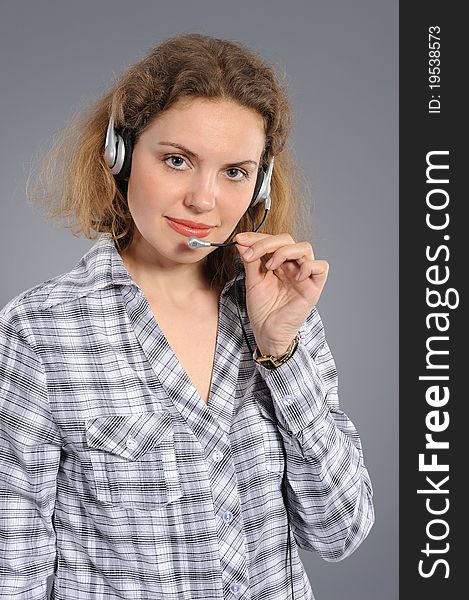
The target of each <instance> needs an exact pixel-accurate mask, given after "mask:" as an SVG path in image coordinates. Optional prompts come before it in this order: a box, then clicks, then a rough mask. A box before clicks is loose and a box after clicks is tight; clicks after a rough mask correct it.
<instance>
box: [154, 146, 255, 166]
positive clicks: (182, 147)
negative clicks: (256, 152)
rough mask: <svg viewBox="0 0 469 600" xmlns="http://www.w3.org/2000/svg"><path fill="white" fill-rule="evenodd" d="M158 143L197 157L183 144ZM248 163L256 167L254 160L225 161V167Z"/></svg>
mask: <svg viewBox="0 0 469 600" xmlns="http://www.w3.org/2000/svg"><path fill="white" fill-rule="evenodd" d="M158 144H159V145H160V146H172V147H173V148H178V149H179V150H182V151H183V152H185V153H186V154H187V155H188V156H190V157H191V158H194V159H196V160H198V159H199V156H198V154H196V153H195V152H193V151H192V150H189V148H186V147H185V146H182V145H181V144H176V142H158ZM249 164H250V165H253V166H254V167H257V163H256V161H254V160H241V161H234V162H231V163H227V164H226V165H225V167H229V166H230V165H249Z"/></svg>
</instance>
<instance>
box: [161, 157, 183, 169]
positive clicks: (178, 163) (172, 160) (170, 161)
mask: <svg viewBox="0 0 469 600" xmlns="http://www.w3.org/2000/svg"><path fill="white" fill-rule="evenodd" d="M165 163H166V164H167V165H168V166H170V167H172V168H173V169H180V168H181V167H182V166H184V164H185V163H186V161H185V160H184V159H183V158H182V157H181V156H168V157H167V158H165Z"/></svg>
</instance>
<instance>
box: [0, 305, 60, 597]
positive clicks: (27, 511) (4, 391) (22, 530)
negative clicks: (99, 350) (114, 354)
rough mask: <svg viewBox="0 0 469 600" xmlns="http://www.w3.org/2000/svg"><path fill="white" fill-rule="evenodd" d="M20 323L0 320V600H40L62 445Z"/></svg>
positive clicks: (51, 547)
mask: <svg viewBox="0 0 469 600" xmlns="http://www.w3.org/2000/svg"><path fill="white" fill-rule="evenodd" d="M18 320H19V319H12V318H11V317H8V318H7V317H6V316H5V315H4V314H0V598H2V599H3V598H5V599H6V598H8V600H11V599H21V600H36V599H37V600H45V599H46V598H47V577H48V576H49V575H51V574H52V573H53V572H54V569H55V556H56V550H55V548H56V536H55V530H54V527H53V524H52V517H53V512H54V506H55V496H56V478H57V471H58V467H59V463H60V450H61V439H60V434H59V432H58V429H57V426H56V424H55V423H54V421H53V419H52V416H51V412H50V409H49V405H48V396H47V387H46V379H45V374H44V369H43V366H42V363H41V361H40V360H39V357H38V356H37V354H36V353H35V352H34V351H33V349H32V347H31V345H30V344H28V342H27V340H26V338H25V337H24V336H23V335H22V334H21V333H20V332H19V330H20V327H15V326H14V324H15V321H18ZM16 324H17V325H18V323H16Z"/></svg>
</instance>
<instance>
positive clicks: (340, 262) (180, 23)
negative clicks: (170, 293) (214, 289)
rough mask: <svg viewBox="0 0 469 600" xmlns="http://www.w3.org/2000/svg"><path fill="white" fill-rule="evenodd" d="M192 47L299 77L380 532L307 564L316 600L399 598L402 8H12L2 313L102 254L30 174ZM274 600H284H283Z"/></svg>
mask: <svg viewBox="0 0 469 600" xmlns="http://www.w3.org/2000/svg"><path fill="white" fill-rule="evenodd" d="M189 31H196V32H200V33H206V34H209V35H214V36H216V37H225V38H230V39H235V40H239V41H242V42H244V43H247V44H248V45H249V46H251V47H252V48H254V49H256V50H258V51H259V52H260V53H261V54H262V55H263V56H264V57H265V58H266V59H267V60H268V61H270V62H272V63H274V64H275V65H277V66H278V67H280V68H281V69H285V71H286V73H287V82H288V85H289V89H290V96H291V100H292V104H293V108H294V112H295V129H294V132H293V142H294V146H295V150H296V156H297V159H298V161H299V163H300V166H301V168H302V170H303V172H304V174H305V175H306V177H307V180H308V183H309V186H310V190H311V206H312V219H313V223H314V238H313V240H312V241H313V245H314V249H315V253H316V256H317V257H318V258H325V259H327V260H328V261H329V263H330V274H329V279H328V282H327V284H326V288H325V290H324V292H323V295H322V297H321V300H320V304H319V310H320V313H321V315H322V318H323V321H324V324H325V327H326V334H327V339H328V342H329V345H330V347H331V349H332V352H333V354H334V358H335V360H336V363H337V367H338V371H339V382H340V393H341V405H342V409H343V410H344V411H345V412H346V413H347V414H348V415H349V416H350V418H351V419H352V421H353V422H354V423H355V425H356V426H357V428H358V431H359V434H360V436H361V439H362V442H363V446H364V452H365V461H366V464H367V467H368V469H369V472H370V475H371V478H372V481H373V485H374V492H375V496H374V498H375V508H376V523H375V525H374V528H373V529H372V531H371V533H370V535H369V537H368V539H367V540H366V541H365V542H364V543H363V545H362V546H361V547H360V548H359V549H358V550H357V551H356V552H355V553H354V554H353V555H352V556H351V557H349V558H347V559H346V560H344V561H342V562H339V563H327V562H325V561H323V560H322V559H320V558H318V557H316V556H315V555H313V554H311V553H307V552H304V551H301V557H302V560H303V562H304V564H305V567H306V570H307V572H308V575H309V578H310V580H311V584H312V587H313V591H314V593H315V595H316V598H317V600H342V599H347V600H376V599H377V598H379V599H380V600H390V599H393V600H394V599H396V598H397V597H398V392H397V389H398V0H355V1H354V2H350V1H347V0H329V1H328V2H326V1H322V2H320V1H309V2H308V1H306V0H305V1H303V2H300V1H296V0H291V1H289V2H279V1H278V0H271V1H267V0H264V1H258V2H255V1H254V2H248V1H245V0H238V1H237V2H220V1H218V2H216V1H215V0H213V1H209V0H203V1H201V0H199V1H196V2H190V1H189V0H184V1H183V0H179V1H178V2H175V3H168V2H155V1H146V0H133V1H132V2H124V1H123V0H113V1H112V2H111V1H107V2H104V1H101V2H97V1H96V0H80V2H72V1H68V2H67V1H58V0H57V1H52V0H48V1H45V0H41V1H34V0H31V1H29V2H26V1H24V0H14V1H13V0H10V1H6V2H5V0H4V1H3V2H2V15H1V23H0V81H1V82H2V110H1V112H0V127H1V132H0V139H1V145H2V161H1V165H0V168H1V181H2V187H3V190H2V192H3V193H2V196H3V198H2V205H3V214H2V219H1V222H0V231H1V237H0V245H1V251H0V269H1V281H2V286H1V291H0V306H4V305H5V304H6V303H7V302H8V301H9V300H10V299H11V298H13V297H14V296H16V295H17V294H19V293H20V292H21V291H23V290H26V289H28V288H30V287H32V286H33V285H36V284H37V283H40V282H41V281H44V280H46V279H49V278H50V277H53V276H55V275H58V274H59V273H63V272H66V271H68V270H70V269H71V268H72V267H73V266H74V265H75V264H76V262H78V260H79V259H80V257H81V256H82V254H84V252H85V251H86V250H87V249H88V248H89V247H90V246H91V245H92V242H91V241H89V240H86V239H84V238H75V237H73V235H72V234H71V233H70V232H69V231H68V230H66V229H63V230H61V229H59V228H58V226H55V225H53V224H52V223H48V222H46V221H45V220H44V219H43V218H42V216H41V215H40V213H38V212H37V211H34V210H32V209H31V207H30V206H28V204H27V200H26V196H25V185H26V177H27V175H28V169H29V167H30V162H31V160H32V159H33V157H34V156H35V155H38V154H41V153H42V152H43V151H44V150H45V149H46V148H47V147H48V144H49V142H50V141H51V138H52V136H53V135H54V133H55V132H57V131H58V130H59V129H60V128H61V127H62V126H63V125H64V124H65V123H66V122H67V121H68V119H70V118H71V117H72V115H73V113H74V112H76V111H77V110H79V109H80V107H82V106H83V105H84V104H86V103H87V102H88V101H90V100H92V99H93V98H95V97H96V96H98V95H100V94H101V93H102V92H104V90H105V89H106V88H107V86H108V85H109V84H110V82H111V79H112V78H113V77H114V75H116V74H118V73H120V72H121V71H122V70H123V69H124V68H125V67H126V66H128V65H130V64H131V63H133V62H135V61H137V60H138V59H139V58H140V57H141V56H142V55H143V54H144V53H145V52H146V50H147V49H148V48H150V47H151V46H153V45H154V44H155V43H157V42H158V41H160V40H161V39H163V38H165V37H168V36H169V35H173V34H176V33H182V32H189ZM272 600H274V599H272Z"/></svg>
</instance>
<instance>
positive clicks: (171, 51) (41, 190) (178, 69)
mask: <svg viewBox="0 0 469 600" xmlns="http://www.w3.org/2000/svg"><path fill="white" fill-rule="evenodd" d="M187 97H198V98H208V99H215V100H216V99H225V100H231V101H234V102H237V103H238V104H239V105H241V106H243V107H247V108H251V109H254V110H255V111H257V113H259V114H260V115H261V116H262V118H263V121H264V129H265V138H266V143H265V148H264V152H263V156H262V163H263V164H266V163H267V162H268V160H269V159H270V158H271V157H272V156H275V167H274V170H273V174H272V185H271V202H272V210H271V211H270V212H269V215H268V218H267V219H266V221H265V224H264V225H263V226H262V231H263V232H265V233H269V234H272V235H276V234H279V233H284V232H288V233H290V234H291V235H292V237H293V238H299V237H302V238H304V237H307V238H308V237H311V233H310V231H309V229H308V226H307V223H308V222H309V214H308V208H307V205H306V202H305V194H304V192H303V183H304V181H303V180H302V178H301V177H300V175H299V172H298V169H297V168H296V165H295V161H294V160H293V153H292V151H291V150H289V149H288V148H287V138H288V135H289V133H290V129H291V124H292V115H291V109H290V104H289V100H288V96H287V92H286V89H285V87H284V86H283V85H282V84H281V83H280V78H279V77H277V76H276V74H275V72H274V69H273V67H271V66H269V65H267V64H266V62H265V61H264V60H263V59H261V58H260V57H259V56H258V55H257V54H256V53H255V52H254V51H253V50H251V49H248V48H247V47H245V46H244V45H242V44H240V43H238V42H233V41H228V40H223V39H218V38H214V37H209V36H205V35H201V34H198V33H188V34H183V35H178V36H175V37H171V38H169V39H166V40H164V41H163V42H161V43H160V44H158V45H156V46H155V47H153V48H152V49H151V50H150V51H149V52H148V53H147V54H146V55H145V56H144V57H143V58H142V59H141V60H140V61H138V62H137V63H135V64H134V65H131V66H130V67H128V68H127V69H126V70H125V71H124V72H123V74H122V75H121V76H120V77H118V78H117V79H116V81H115V83H114V85H113V86H112V87H111V88H110V90H109V91H107V93H105V94H104V95H103V96H102V97H101V98H99V99H98V100H97V101H95V102H94V103H92V104H91V105H89V106H87V107H86V108H85V109H84V110H82V111H81V112H80V113H79V114H78V115H77V116H75V117H74V118H73V119H72V120H71V121H70V122H69V123H68V124H67V125H66V126H65V127H64V128H63V129H62V130H61V132H60V135H59V136H58V138H57V139H56V140H55V141H54V143H53V144H52V147H51V148H50V149H49V150H48V152H47V153H46V154H45V156H44V158H43V159H42V161H41V163H40V165H39V168H38V170H37V177H36V182H35V183H34V181H33V184H32V185H30V186H29V187H28V190H27V195H28V197H29V199H30V201H31V202H32V203H36V204H39V205H40V206H41V208H42V209H43V210H44V213H45V216H46V217H48V218H58V219H62V220H64V221H65V226H66V227H67V228H69V229H71V230H72V232H73V234H74V235H79V234H83V235H84V236H85V237H86V238H87V239H95V238H96V237H97V234H99V233H111V234H112V237H113V239H114V240H115V243H116V245H117V247H118V249H119V250H120V251H123V250H125V249H126V248H127V247H128V246H129V244H130V243H131V241H132V238H133V232H134V227H135V224H134V222H133V219H132V216H131V214H130V211H129V208H128V204H127V193H126V192H127V183H126V182H123V181H119V182H118V181H116V180H115V178H114V176H113V175H112V173H111V171H110V169H109V168H108V167H107V165H106V163H105V160H104V156H103V152H104V141H105V137H106V129H107V125H108V122H109V118H110V116H111V115H112V116H113V117H114V120H115V127H116V129H118V130H121V131H125V132H126V133H127V134H128V135H129V136H130V137H131V139H133V141H134V143H135V142H136V141H137V140H138V138H139V136H140V135H141V134H142V133H143V131H145V129H146V127H147V126H149V124H150V123H151V122H152V120H153V119H154V118H155V117H156V116H157V115H159V114H161V113H163V112H164V111H165V110H167V109H169V108H170V107H171V106H172V105H173V104H175V103H176V102H177V101H178V100H180V99H181V98H187ZM33 179H34V176H33V175H32V174H31V175H30V181H31V180H33ZM250 212H251V216H250V215H248V214H247V213H245V214H244V215H243V216H242V218H241V219H240V221H239V223H238V224H237V226H236V229H235V231H234V232H233V234H232V235H233V236H234V235H236V233H239V232H240V231H246V230H250V229H251V227H252V223H251V217H252V218H253V219H254V220H255V221H256V223H260V221H261V220H262V217H263V215H264V205H263V204H262V203H260V204H258V205H256V206H255V207H254V208H253V209H251V210H250ZM236 258H237V252H236V249H235V248H234V247H233V246H228V247H225V248H217V249H216V250H214V251H213V252H211V253H210V254H208V255H207V257H206V259H205V260H206V263H205V269H206V273H207V274H208V276H209V279H210V280H211V285H215V286H216V287H217V288H220V289H222V288H223V286H224V285H225V284H226V282H228V281H229V280H230V279H231V278H232V277H233V276H234V274H235V261H236Z"/></svg>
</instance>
